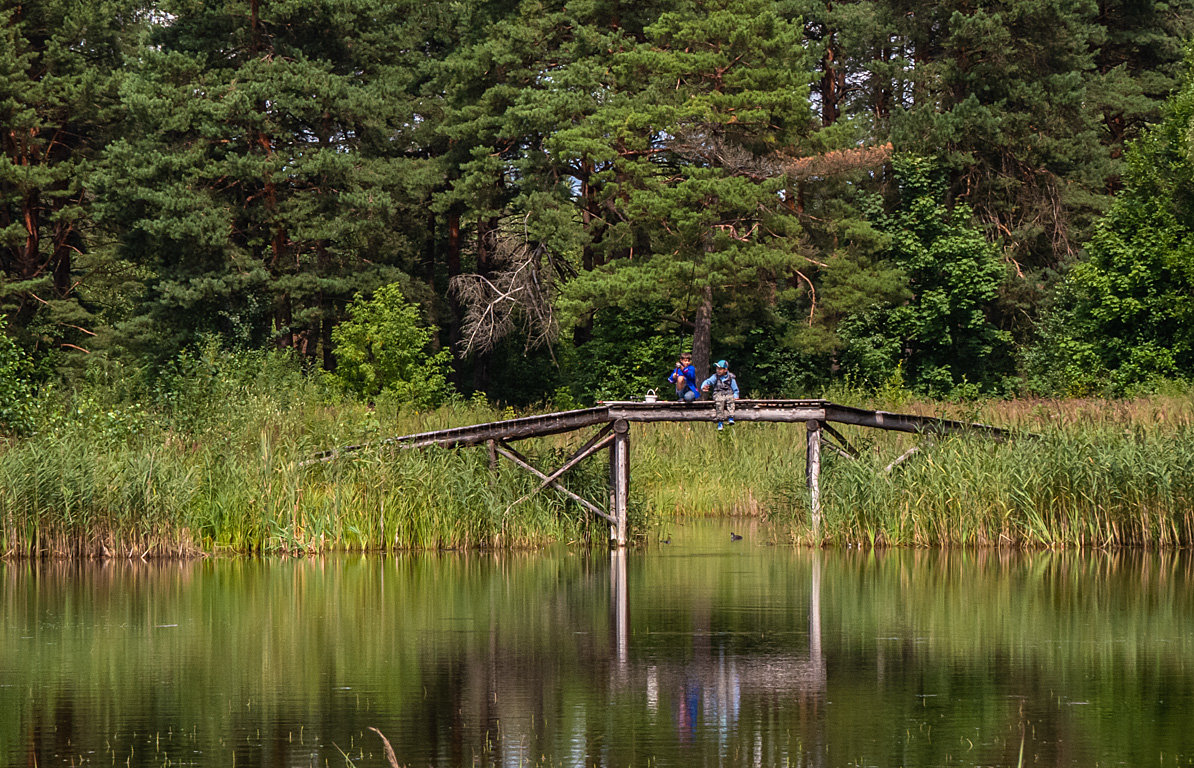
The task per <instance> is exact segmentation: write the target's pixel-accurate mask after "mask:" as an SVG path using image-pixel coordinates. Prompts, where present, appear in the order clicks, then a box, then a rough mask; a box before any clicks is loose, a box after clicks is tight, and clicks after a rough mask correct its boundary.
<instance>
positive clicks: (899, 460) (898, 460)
mask: <svg viewBox="0 0 1194 768" xmlns="http://www.w3.org/2000/svg"><path fill="white" fill-rule="evenodd" d="M932 444H933V441H932V440H926V441H924V442H923V443H921V444H920V445H914V446H912V447H911V448H909V449H908V450H906V451H904V452H903V453H901V454H900V455H899V456H897V457H896V458H895V460H894V461H892V462H891V463H890V464H888V465H887V466H886V467H884V468H883V473H884V474H891V470H893V469H895V468H896V467H898V466H900V465H901V464H903V463H904V462H905V461H907V460H908V459H910V458H912V457H913V456H915V455H916V454H918V453H920V452H921V451H922V450H924V449H925V448H928V447H929V446H931V445H932Z"/></svg>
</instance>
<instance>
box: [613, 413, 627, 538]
mask: <svg viewBox="0 0 1194 768" xmlns="http://www.w3.org/2000/svg"><path fill="white" fill-rule="evenodd" d="M609 479H610V484H609V513H610V517H612V518H613V519H614V522H613V523H612V524H611V525H610V531H609V537H610V540H611V541H612V542H613V544H614V545H615V546H618V547H624V546H626V515H627V508H628V507H629V506H630V422H628V421H626V420H625V419H618V420H617V421H615V422H614V442H613V445H611V446H610V447H609Z"/></svg>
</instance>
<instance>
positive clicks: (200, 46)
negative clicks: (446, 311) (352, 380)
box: [98, 0, 442, 364]
mask: <svg viewBox="0 0 1194 768" xmlns="http://www.w3.org/2000/svg"><path fill="white" fill-rule="evenodd" d="M441 10H442V8H441V6H440V5H439V4H437V3H422V2H420V3H414V2H406V3H391V2H384V1H383V0H347V1H340V0H337V1H336V2H331V1H330V0H242V1H240V2H234V3H224V4H214V5H213V4H211V3H206V2H200V1H199V0H162V2H161V3H160V4H159V8H158V11H159V13H158V15H157V16H156V19H157V22H156V25H155V28H154V29H153V35H152V40H151V44H150V45H148V46H147V47H146V48H145V49H144V50H143V51H142V52H141V53H140V57H139V60H138V62H137V63H136V66H135V69H134V71H133V72H132V73H130V76H129V78H128V80H127V83H126V86H125V88H124V91H123V94H122V95H123V103H124V105H125V107H126V109H127V111H128V122H127V130H126V137H127V138H125V139H123V140H121V141H118V142H116V143H114V144H113V145H112V146H111V147H110V148H109V150H108V151H107V153H106V155H105V158H104V166H103V169H102V172H101V173H100V174H99V175H98V178H99V179H100V180H101V182H102V187H101V189H100V192H101V195H102V201H103V210H104V211H105V213H106V215H107V216H108V217H109V218H110V220H111V221H113V222H114V223H115V225H116V226H117V227H119V231H120V235H121V242H120V246H121V251H122V253H123V254H125V255H126V256H127V257H128V258H129V259H130V260H133V261H135V262H136V263H138V264H142V265H144V266H145V267H147V268H148V269H150V270H151V271H152V276H151V278H150V279H149V281H148V285H147V287H146V291H145V295H144V297H143V301H142V305H141V307H140V309H139V313H138V315H137V316H136V317H134V318H132V319H131V320H130V321H129V322H127V323H125V324H124V325H123V326H122V331H123V334H124V337H125V338H126V339H127V340H128V341H129V342H130V343H140V344H141V345H143V346H144V347H145V348H146V349H155V350H157V351H159V352H161V351H165V352H169V351H170V350H171V349H176V348H177V347H178V346H180V345H183V344H187V343H189V342H191V341H192V340H193V339H195V338H196V336H197V334H200V333H215V334H217V335H219V336H221V337H222V338H224V339H226V340H227V341H228V342H230V343H240V344H247V345H254V346H255V345H260V344H264V343H267V342H273V343H276V344H279V345H282V346H288V347H293V348H295V349H296V350H298V351H299V352H300V353H305V354H308V355H316V354H322V355H323V357H324V359H325V362H327V363H329V364H330V363H331V362H332V361H331V357H330V353H331V345H330V332H331V329H332V327H333V325H334V323H335V321H336V320H337V318H338V317H339V316H340V315H341V313H342V312H343V308H344V306H345V304H346V303H347V302H348V301H349V299H350V298H351V297H352V296H353V295H354V294H355V293H357V292H359V291H366V292H367V291H370V290H372V289H373V288H374V287H375V286H377V285H380V284H386V283H390V282H394V281H396V280H405V281H406V282H407V284H408V285H407V288H406V291H405V292H406V293H407V295H410V296H412V298H420V297H421V296H422V295H423V294H425V292H426V291H425V289H420V288H419V287H418V286H417V284H414V283H412V282H411V280H410V278H409V277H408V274H409V273H410V272H413V271H415V266H416V265H417V262H418V259H419V258H420V256H421V253H422V248H423V242H422V235H421V232H420V230H421V228H422V224H423V221H424V218H423V212H422V210H421V209H422V206H423V205H425V201H426V198H427V196H428V194H429V189H430V188H431V186H433V185H434V183H435V182H436V181H437V179H438V178H439V176H438V175H437V174H438V168H437V165H436V164H435V162H434V161H433V160H431V159H429V158H428V157H426V152H425V150H424V148H423V146H422V139H421V134H422V132H424V131H425V126H424V122H425V120H424V119H423V114H424V109H425V108H426V104H425V103H424V102H422V101H420V98H419V94H420V89H421V87H422V83H423V82H424V81H425V80H426V77H427V74H426V72H425V64H424V57H425V51H426V49H427V48H428V46H429V45H430V44H431V43H430V42H428V40H429V36H431V35H433V34H434V33H435V31H436V30H438V29H439V28H440V27H441V26H442V19H441V18H440V15H439V14H440V13H441Z"/></svg>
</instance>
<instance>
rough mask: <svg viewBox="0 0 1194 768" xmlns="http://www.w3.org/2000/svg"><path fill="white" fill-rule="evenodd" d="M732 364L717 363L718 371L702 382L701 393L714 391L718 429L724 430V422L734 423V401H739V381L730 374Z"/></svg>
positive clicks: (720, 361)
mask: <svg viewBox="0 0 1194 768" xmlns="http://www.w3.org/2000/svg"><path fill="white" fill-rule="evenodd" d="M729 366H730V364H729V363H727V362H726V361H725V360H718V361H717V371H716V372H715V373H714V374H713V375H712V376H710V377H709V378H707V379H705V380H704V381H702V382H701V391H702V392H708V391H709V390H710V389H712V390H713V408H714V410H715V411H716V413H717V428H718V429H723V428H724V427H723V425H722V422H723V421H725V420H727V419H726V417H727V416H729V419H728V421H729V422H730V423H731V424H733V423H734V401H735V400H737V399H738V379H737V377H736V376H734V374H732V373H730V368H729Z"/></svg>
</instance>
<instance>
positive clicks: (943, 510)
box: [0, 355, 1194, 557]
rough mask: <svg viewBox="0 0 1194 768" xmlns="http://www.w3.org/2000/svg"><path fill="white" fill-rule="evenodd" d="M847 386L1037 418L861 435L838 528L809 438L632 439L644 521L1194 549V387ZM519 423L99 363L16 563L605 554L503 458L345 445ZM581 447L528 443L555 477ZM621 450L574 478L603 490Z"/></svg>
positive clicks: (6, 461) (902, 540)
mask: <svg viewBox="0 0 1194 768" xmlns="http://www.w3.org/2000/svg"><path fill="white" fill-rule="evenodd" d="M830 396H831V397H832V399H834V400H837V401H839V402H849V403H851V404H855V405H861V406H865V407H872V408H881V409H886V410H899V411H906V412H918V413H924V414H928V415H941V416H947V417H950V418H960V419H965V420H978V421H984V422H987V423H992V424H997V425H999V426H1006V427H1012V428H1016V429H1023V430H1027V431H1032V432H1035V433H1037V434H1039V435H1040V437H1039V438H1035V439H1024V440H1017V441H1014V442H1011V443H1007V444H996V443H993V442H991V441H988V440H985V439H981V438H976V437H957V438H950V439H944V440H939V441H937V442H936V443H935V444H932V445H926V446H922V450H921V452H920V453H918V454H917V455H915V456H914V457H913V458H911V459H909V460H908V461H906V462H904V463H903V464H901V465H900V466H899V467H897V468H896V469H894V470H893V471H891V472H885V471H884V468H885V467H886V465H887V464H889V463H890V462H891V460H892V459H893V458H895V457H896V456H898V455H900V454H901V453H903V452H904V451H905V450H907V448H909V447H911V446H913V445H915V444H917V441H918V440H919V438H918V437H917V436H915V435H905V434H900V433H886V432H878V431H874V430H860V429H848V428H843V431H846V432H847V437H848V439H849V440H850V441H851V442H852V443H853V444H854V446H855V447H857V448H858V449H859V450H860V453H861V456H860V458H859V459H857V460H847V459H843V458H841V457H839V456H837V455H835V454H832V453H827V454H826V464H825V467H824V474H823V485H822V487H823V512H824V517H823V526H822V529H821V531H820V532H819V533H818V534H816V535H815V534H814V532H813V531H812V530H811V529H810V527H809V519H810V516H809V509H808V503H807V498H806V495H805V490H804V443H803V438H804V429H803V428H802V427H801V426H799V425H785V424H743V423H740V424H738V425H735V426H734V427H733V428H732V429H730V430H727V431H726V432H725V433H717V432H716V431H715V430H714V429H713V428H712V426H711V425H707V424H654V425H639V426H636V427H634V429H633V434H632V448H631V455H632V474H633V480H632V483H631V487H632V521H631V522H632V529H633V531H634V533H635V534H636V535H637V536H638V537H639V538H640V539H649V538H651V537H655V536H661V535H664V534H665V533H666V530H667V526H668V525H669V524H670V521H671V520H673V519H674V517H675V516H676V515H754V516H760V517H765V518H767V519H769V520H770V521H772V522H774V523H777V525H776V526H775V530H776V531H777V538H779V539H780V540H782V541H790V542H799V543H805V544H814V543H828V544H836V545H845V544H862V545H867V546H871V545H954V544H959V545H1001V546H1050V547H1058V546H1115V545H1131V546H1187V545H1189V544H1191V543H1194V522H1192V520H1194V518H1192V514H1191V510H1194V399H1192V398H1190V397H1189V396H1186V395H1182V396H1174V397H1167V398H1166V397H1156V398H1151V399H1142V400H1135V401H1125V402H1114V403H1109V402H1104V401H1064V402H1045V401H1034V402H1025V401H1015V402H993V403H986V404H982V405H979V406H975V405H954V406H950V405H943V404H934V403H923V402H916V401H913V400H910V399H908V398H907V397H906V396H904V395H902V394H901V393H888V394H887V396H886V397H884V398H882V399H874V398H871V399H867V398H864V397H863V396H861V395H858V394H856V393H850V392H836V393H831V395H830ZM511 415H513V414H512V413H510V412H508V411H502V410H498V409H494V408H492V407H490V406H488V405H487V404H485V403H483V402H471V403H470V402H460V403H456V404H454V405H449V406H445V407H442V408H439V409H436V410H434V411H431V412H416V411H411V410H409V409H403V408H401V407H399V406H398V405H396V404H394V403H388V402H386V401H384V400H382V401H380V402H377V403H375V404H373V405H365V404H363V403H360V402H358V401H354V400H351V399H344V398H339V397H337V396H335V395H334V394H333V393H331V392H330V391H329V390H328V389H327V388H326V387H325V386H324V385H323V384H322V383H321V382H320V381H319V380H318V379H314V378H311V377H308V376H305V375H303V374H302V373H300V372H299V371H297V370H296V369H294V367H293V366H292V365H291V364H290V363H288V362H287V361H285V360H284V359H281V358H277V357H273V356H270V355H262V356H257V357H249V358H240V359H236V360H233V359H231V358H227V357H222V356H219V355H214V356H208V357H204V358H199V359H195V360H191V361H189V362H188V363H187V364H186V365H182V366H180V367H179V368H178V370H176V371H174V372H173V373H172V374H169V375H167V376H166V377H164V378H163V379H162V380H160V381H157V382H155V383H154V384H153V385H152V386H146V385H144V383H141V384H135V383H133V381H132V379H131V378H130V377H128V376H124V375H117V374H114V373H113V374H109V375H107V376H105V375H100V374H94V375H93V377H92V379H91V380H89V381H87V382H84V383H82V384H80V385H79V386H78V387H76V388H73V389H72V390H70V391H65V390H63V391H58V392H51V393H49V394H48V395H47V396H46V398H45V399H44V402H43V403H42V412H41V413H40V415H39V416H38V422H37V429H36V432H35V433H34V434H33V435H31V436H26V437H22V438H19V439H11V440H9V441H8V442H6V443H4V444H2V445H0V554H3V555H7V556H31V555H63V556H92V555H103V554H109V555H113V556H121V557H129V556H132V557H142V556H160V555H174V554H187V553H211V552H316V551H324V550H335V549H350V550H369V551H378V550H394V549H411V548H436V547H522V546H538V545H542V544H546V543H549V542H559V541H564V542H585V541H587V542H594V543H600V542H603V541H604V540H605V538H606V537H607V536H608V526H607V525H606V524H605V523H603V522H602V521H600V520H595V519H593V518H592V517H591V516H588V515H586V514H584V513H582V512H581V511H580V510H579V509H578V508H577V507H576V505H575V504H573V503H572V502H568V501H566V500H564V499H562V498H561V497H560V496H559V495H558V494H556V493H554V492H551V491H548V492H544V493H539V494H535V495H532V496H531V497H530V498H529V499H524V498H523V497H524V496H525V495H526V494H528V493H529V492H530V491H532V490H533V488H534V487H535V484H536V483H535V482H534V481H533V479H532V478H531V477H530V476H529V475H527V474H526V473H524V472H522V471H520V470H517V469H515V468H513V467H512V466H510V465H508V464H506V463H505V462H503V463H502V465H501V467H500V469H499V471H498V473H497V474H496V475H495V474H493V473H492V472H491V471H490V469H489V464H488V457H487V455H486V453H485V451H483V450H479V449H464V450H459V451H445V450H430V451H394V450H391V449H387V448H370V449H366V450H362V451H360V452H358V453H355V454H353V455H351V456H350V457H344V458H341V459H339V460H336V461H331V462H327V463H323V464H316V465H304V460H306V459H308V458H309V457H311V456H312V455H313V454H315V453H316V452H318V451H320V450H324V449H326V448H328V447H332V446H337V445H344V444H347V443H360V442H370V441H376V440H378V439H380V438H383V437H387V436H391V435H397V434H407V433H412V432H419V431H424V430H429V429H436V428H441V427H447V426H456V425H464V424H473V423H478V422H483V421H490V420H495V419H500V418H505V417H508V416H511ZM584 437H585V436H576V435H573V436H557V437H555V438H550V439H544V440H535V441H528V442H525V443H522V444H521V446H520V447H521V448H522V449H523V450H524V451H526V452H528V453H529V454H531V456H532V458H533V459H534V460H535V461H536V463H537V464H538V465H539V466H542V467H548V466H558V465H559V464H560V463H561V462H562V461H563V459H564V457H566V456H567V455H568V453H569V452H570V451H571V450H572V449H573V448H574V447H575V445H577V444H578V442H579V441H580V440H583V439H584ZM607 472H608V469H607V465H606V462H605V460H604V458H603V457H601V458H596V459H593V460H590V461H587V462H585V463H584V464H582V465H581V467H580V468H579V469H578V470H574V472H573V473H570V474H569V475H568V478H567V483H568V485H569V487H571V488H573V489H574V490H576V491H577V492H579V493H582V494H583V495H585V496H586V497H587V498H590V499H594V500H597V501H601V500H603V499H604V498H605V492H606V491H605V480H606V477H607Z"/></svg>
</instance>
